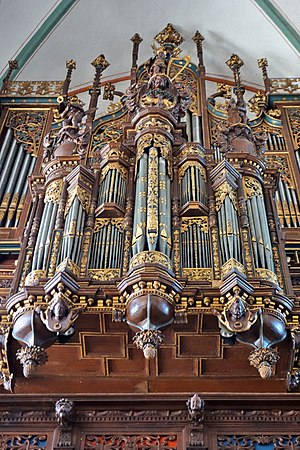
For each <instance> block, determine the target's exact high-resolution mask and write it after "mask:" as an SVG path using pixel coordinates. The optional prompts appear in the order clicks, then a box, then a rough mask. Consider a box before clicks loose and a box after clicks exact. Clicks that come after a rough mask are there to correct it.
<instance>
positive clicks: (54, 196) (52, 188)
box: [45, 179, 63, 203]
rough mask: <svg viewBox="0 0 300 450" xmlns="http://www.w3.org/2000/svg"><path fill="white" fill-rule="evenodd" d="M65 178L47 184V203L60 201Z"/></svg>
mask: <svg viewBox="0 0 300 450" xmlns="http://www.w3.org/2000/svg"><path fill="white" fill-rule="evenodd" d="M62 185H63V180H62V179H59V180H55V181H52V183H50V184H49V185H48V186H47V189H46V194H45V203H47V202H52V203H59V201H60V195H61V190H62Z"/></svg>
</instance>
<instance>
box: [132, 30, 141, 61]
mask: <svg viewBox="0 0 300 450" xmlns="http://www.w3.org/2000/svg"><path fill="white" fill-rule="evenodd" d="M130 40H131V41H132V42H133V49H132V67H136V66H137V60H138V55H139V46H140V43H141V42H142V41H143V39H142V38H141V36H140V35H139V34H138V33H135V34H134V35H133V36H132V38H131V39H130Z"/></svg>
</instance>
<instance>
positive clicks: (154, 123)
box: [136, 117, 172, 133]
mask: <svg viewBox="0 0 300 450" xmlns="http://www.w3.org/2000/svg"><path fill="white" fill-rule="evenodd" d="M147 128H159V129H161V130H166V131H168V132H169V133H171V131H172V126H171V125H170V124H169V123H166V122H163V121H162V120H160V119H157V118H156V117H151V118H150V119H148V120H146V121H144V122H141V123H139V124H138V126H137V127H136V131H141V130H145V129H147Z"/></svg>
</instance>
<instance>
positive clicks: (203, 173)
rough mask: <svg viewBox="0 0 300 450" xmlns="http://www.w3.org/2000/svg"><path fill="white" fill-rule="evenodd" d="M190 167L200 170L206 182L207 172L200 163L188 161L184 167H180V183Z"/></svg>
mask: <svg viewBox="0 0 300 450" xmlns="http://www.w3.org/2000/svg"><path fill="white" fill-rule="evenodd" d="M189 167H195V168H197V170H199V172H200V174H201V176H202V178H203V180H204V181H205V182H206V170H205V168H204V167H203V166H202V164H200V163H199V162H198V161H187V162H185V163H184V164H183V165H182V166H180V168H179V171H178V177H179V182H181V180H182V178H183V176H184V174H185V172H186V171H187V169H188V168H189Z"/></svg>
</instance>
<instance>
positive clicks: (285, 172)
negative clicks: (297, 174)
mask: <svg viewBox="0 0 300 450" xmlns="http://www.w3.org/2000/svg"><path fill="white" fill-rule="evenodd" d="M266 165H267V168H268V169H276V170H277V171H278V172H279V173H280V176H281V179H282V181H284V182H285V183H287V185H288V187H289V188H290V189H295V182H294V177H293V170H292V168H291V167H290V164H289V156H288V155H287V154H279V153H276V154H270V153H269V154H268V155H267V156H266Z"/></svg>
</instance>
